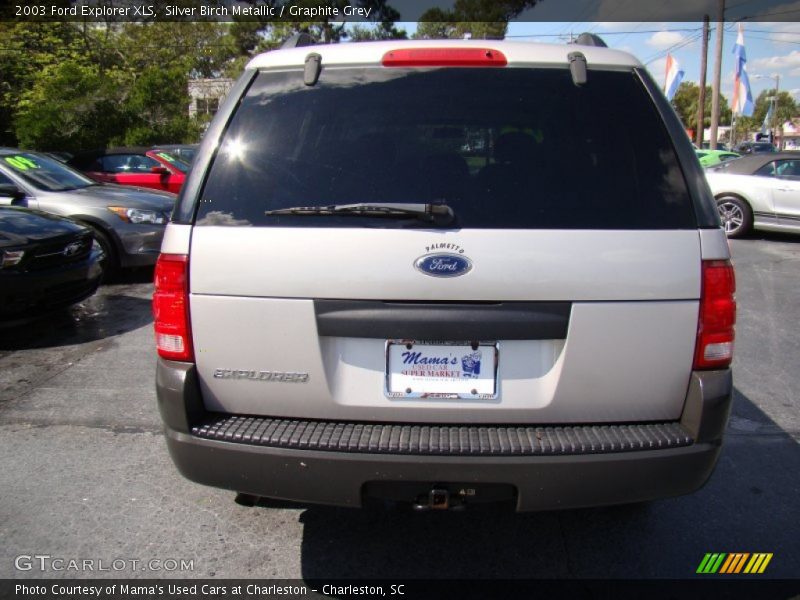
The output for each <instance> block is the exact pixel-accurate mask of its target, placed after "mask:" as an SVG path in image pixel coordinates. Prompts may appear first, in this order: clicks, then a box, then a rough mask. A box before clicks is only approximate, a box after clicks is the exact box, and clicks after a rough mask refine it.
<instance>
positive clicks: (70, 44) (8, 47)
mask: <svg viewBox="0 0 800 600" xmlns="http://www.w3.org/2000/svg"><path fill="white" fill-rule="evenodd" d="M78 34H79V32H78V30H77V29H76V28H75V27H74V26H73V25H72V24H70V23H26V22H11V21H0V39H2V44H0V74H2V75H0V145H3V146H15V145H17V143H18V139H17V135H16V132H15V127H14V116H15V114H16V112H17V109H18V105H19V103H20V100H21V98H22V95H23V93H24V92H25V90H30V89H31V87H32V86H33V84H34V80H35V79H36V78H37V77H40V76H41V73H42V71H43V70H44V69H47V68H48V67H51V66H54V65H57V64H59V63H62V62H64V61H67V60H72V61H76V62H77V63H78V64H89V61H88V60H85V59H82V54H81V46H80V40H79V38H78Z"/></svg>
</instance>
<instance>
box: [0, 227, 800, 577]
mask: <svg viewBox="0 0 800 600" xmlns="http://www.w3.org/2000/svg"><path fill="white" fill-rule="evenodd" d="M732 247H733V253H734V258H735V261H736V267H737V278H738V300H739V324H738V331H737V347H736V359H735V363H734V368H735V384H736V398H735V403H734V409H733V415H732V418H731V422H730V427H729V431H728V435H727V441H726V444H725V446H724V449H723V452H722V456H721V459H720V461H719V465H718V467H717V470H716V472H715V473H714V475H713V476H712V478H711V480H710V482H709V483H708V484H707V485H706V486H705V487H704V488H703V489H702V490H701V491H699V492H697V493H695V494H693V495H690V496H685V497H680V498H673V499H667V500H661V501H657V502H653V503H650V504H647V505H635V506H623V507H614V508H602V509H587V510H572V511H561V512H550V513H539V514H522V515H516V514H514V513H513V512H511V511H510V510H508V509H507V507H491V508H481V509H477V510H472V511H467V512H464V513H412V512H406V511H380V510H378V511H359V510H350V509H336V508H325V507H305V506H297V505H290V504H281V503H267V502H262V504H261V505H259V506H257V507H254V508H246V507H243V506H239V505H237V504H235V503H234V501H233V500H234V495H233V494H232V493H230V492H226V491H220V490H215V489H210V488H206V487H201V486H198V485H195V484H193V483H190V482H188V481H186V480H184V479H183V478H182V477H181V476H179V475H178V474H177V472H176V470H175V469H174V467H173V465H172V463H171V462H170V459H169V457H168V455H167V452H166V449H165V445H164V440H163V439H162V435H161V429H160V420H159V416H158V412H157V409H156V401H155V392H154V384H153V378H154V370H155V369H154V350H153V339H152V333H151V325H150V313H149V310H150V309H149V297H150V293H151V285H150V284H149V277H150V276H151V274H150V273H144V274H132V275H128V276H126V278H125V279H124V280H122V281H118V282H116V283H112V284H108V285H106V286H104V287H103V288H102V289H101V291H100V293H99V294H98V295H97V296H95V297H94V298H92V299H90V300H88V301H86V302H84V303H83V304H82V305H80V306H78V307H76V308H73V309H71V311H70V312H68V313H67V314H65V315H62V316H60V317H58V318H53V319H48V320H47V321H42V322H39V323H36V324H33V325H29V326H25V327H20V328H15V329H5V330H0V540H2V543H0V578H7V577H12V578H19V577H42V576H45V577H76V576H82V577H83V576H85V577H98V576H99V577H105V576H125V577H152V576H157V577H162V576H176V577H177V576H183V577H185V576H190V577H217V578H223V577H224V578H232V577H263V578H273V577H274V578H284V577H285V578H301V577H302V578H331V577H357V578H368V577H370V578H371V577H386V578H407V577H409V578H424V577H431V578H475V577H477V578H501V577H502V578H529V577H533V578H538V577H557V578H561V577H565V578H566V577H600V578H603V577H620V578H655V577H658V578H683V577H691V576H693V574H694V571H695V569H696V568H697V565H698V563H699V562H700V560H701V558H702V557H703V555H704V554H705V553H706V552H736V551H742V552H772V553H774V558H773V560H772V562H771V563H770V565H769V568H768V569H767V572H766V574H765V575H764V576H765V577H767V576H769V577H797V576H798V575H799V574H800V525H798V523H800V519H798V507H800V476H798V473H800V445H798V441H800V394H799V393H798V390H800V368H799V367H800V335H798V317H800V293H799V292H800V285H798V281H800V236H796V237H789V236H777V235H770V236H757V237H754V238H751V239H747V240H742V241H735V242H734V243H733V244H732ZM35 554H39V555H41V554H45V555H50V556H51V557H54V558H64V559H67V560H69V559H81V560H82V559H94V560H103V561H105V563H106V565H108V564H109V563H110V562H111V561H113V560H115V559H122V560H125V561H131V560H139V561H142V562H146V561H150V560H151V559H156V560H160V561H162V564H165V566H174V565H173V563H169V562H167V563H164V562H163V561H169V560H170V559H173V560H177V561H180V560H181V559H183V560H188V561H192V563H193V564H192V567H193V569H192V570H191V571H184V572H181V571H164V570H162V571H155V572H154V571H142V570H141V567H136V568H135V569H134V570H131V569H130V568H128V567H126V568H125V569H124V570H122V571H120V572H98V571H87V572H83V573H78V572H75V571H53V570H46V571H44V572H43V571H42V570H40V569H39V568H38V565H36V564H34V565H33V566H32V568H31V569H30V570H18V569H17V568H16V567H15V559H16V557H18V556H20V555H35ZM95 564H97V563H95ZM117 564H120V563H117ZM23 566H25V563H24V562H23ZM156 566H157V565H156Z"/></svg>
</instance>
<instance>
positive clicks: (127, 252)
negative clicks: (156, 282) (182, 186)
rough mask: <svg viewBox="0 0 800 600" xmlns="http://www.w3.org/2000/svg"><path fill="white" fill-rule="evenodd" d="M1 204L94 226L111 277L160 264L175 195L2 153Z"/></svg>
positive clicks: (35, 156) (37, 157) (33, 156)
mask: <svg viewBox="0 0 800 600" xmlns="http://www.w3.org/2000/svg"><path fill="white" fill-rule="evenodd" d="M0 204H17V205H24V206H28V207H30V208H35V209H39V210H43V211H46V212H49V213H55V214H58V215H61V216H65V217H72V218H73V219H75V220H77V221H79V222H81V223H83V224H84V225H87V226H89V227H90V228H91V229H92V230H93V231H94V234H95V238H96V239H97V242H98V243H99V244H100V246H101V247H102V249H103V253H104V259H103V260H104V268H106V270H107V271H109V272H111V271H114V270H115V269H116V268H118V267H136V266H147V265H152V264H154V263H155V262H156V258H157V257H158V250H159V247H160V245H161V239H162V238H163V236H164V228H165V226H166V223H167V221H168V220H169V215H170V213H171V212H172V209H173V207H174V204H175V195H174V194H171V193H168V192H158V191H155V190H149V189H143V188H132V187H123V186H119V185H107V184H99V183H97V182H95V181H93V180H92V179H89V178H88V177H86V176H85V175H82V174H81V173H79V172H78V171H75V170H74V169H71V168H70V167H68V166H67V165H65V164H63V163H61V162H58V161H57V160H55V159H52V158H50V157H48V156H45V155H43V154H39V153H37V152H28V151H26V150H17V149H13V148H0Z"/></svg>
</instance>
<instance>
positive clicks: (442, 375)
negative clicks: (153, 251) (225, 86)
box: [154, 41, 736, 510]
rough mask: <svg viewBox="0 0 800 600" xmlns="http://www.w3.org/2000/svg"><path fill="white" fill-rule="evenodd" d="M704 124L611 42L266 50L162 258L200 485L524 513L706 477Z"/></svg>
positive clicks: (725, 257)
mask: <svg viewBox="0 0 800 600" xmlns="http://www.w3.org/2000/svg"><path fill="white" fill-rule="evenodd" d="M729 258H730V257H729V250H728V245H727V242H726V238H725V234H724V233H723V231H722V230H721V229H720V225H719V218H718V215H717V212H716V208H715V206H714V202H713V198H712V197H711V194H710V192H709V190H708V188H707V186H706V183H705V180H704V178H703V173H702V170H701V168H700V166H699V164H698V162H697V159H696V158H695V155H694V152H693V151H692V148H691V145H690V144H689V141H688V140H687V139H686V134H685V133H684V132H683V130H682V128H681V125H680V123H679V121H678V119H677V117H676V116H675V114H674V113H673V111H672V109H671V108H670V106H669V104H668V103H667V102H666V100H665V99H664V96H663V95H662V94H661V92H660V91H659V90H658V87H657V85H656V84H655V83H654V82H653V81H652V79H651V78H650V77H649V76H648V74H647V73H646V71H645V70H644V69H643V67H642V66H641V64H640V63H639V62H638V61H637V60H636V59H634V58H633V57H631V56H629V55H627V54H625V53H622V52H617V51H612V50H609V49H607V48H604V47H599V46H593V45H569V46H550V45H539V44H530V43H510V42H500V41H419V42H382V43H368V44H340V45H330V46H302V45H299V46H296V47H293V48H289V49H282V50H279V51H275V52H269V53H267V54H263V55H261V56H258V57H256V58H255V59H253V61H252V62H251V63H250V64H249V66H248V67H247V70H246V71H245V73H244V75H243V76H242V77H241V78H240V79H239V81H238V83H237V84H236V85H235V87H234V89H233V90H232V91H231V93H230V96H229V98H228V99H227V101H226V103H225V105H224V107H223V108H222V110H221V111H220V112H219V114H218V115H217V116H216V118H215V120H214V122H213V124H212V125H211V128H210V129H209V131H208V134H207V135H206V137H205V140H204V141H203V143H202V146H201V148H200V150H199V154H198V157H197V159H196V161H195V167H194V169H193V171H192V172H191V174H190V176H189V179H188V181H187V184H186V186H185V187H184V189H183V193H182V195H181V197H180V199H179V205H178V206H177V208H176V211H175V214H174V216H173V222H172V223H170V224H169V226H168V228H167V232H166V236H165V240H164V244H163V247H162V255H161V258H160V260H159V263H158V266H157V268H156V287H155V296H154V308H155V330H156V338H157V344H158V352H159V355H160V358H159V361H158V374H157V380H158V381H157V386H158V399H159V405H160V410H161V414H162V416H163V420H164V423H165V426H166V437H167V443H168V447H169V451H170V453H171V455H172V458H173V460H174V462H175V464H176V465H177V467H178V469H179V470H180V471H181V473H183V474H184V475H185V476H186V477H188V478H189V479H191V480H193V481H197V482H200V483H203V484H207V485H212V486H219V487H223V488H228V489H231V490H235V491H238V492H243V493H246V494H250V495H255V496H263V497H274V498H283V499H293V500H299V501H305V502H316V503H325V504H335V505H346V506H360V505H362V503H363V502H364V500H365V499H366V498H369V497H381V498H390V499H394V500H407V501H409V502H412V503H415V504H416V505H417V507H419V508H446V507H454V506H462V505H464V504H470V503H475V502H481V501H489V500H501V499H515V501H516V506H517V509H518V510H539V509H552V508H562V507H577V506H588V505H602V504H612V503H624V502H634V501H643V500H649V499H653V498H658V497H663V496H669V495H675V494H683V493H687V492H691V491H693V490H696V489H698V488H699V487H700V486H702V485H703V483H704V482H705V481H706V479H707V478H708V477H709V475H710V473H711V471H712V470H713V468H714V465H715V463H716V460H717V456H718V454H719V451H720V444H721V438H722V434H723V430H724V427H725V424H726V420H727V417H728V412H729V404H730V399H731V388H732V384H731V372H730V368H729V365H730V362H731V353H732V346H733V337H734V331H733V327H734V319H735V310H736V305H735V301H734V297H733V293H734V275H733V270H732V267H731V264H730V261H729Z"/></svg>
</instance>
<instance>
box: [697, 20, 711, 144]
mask: <svg viewBox="0 0 800 600" xmlns="http://www.w3.org/2000/svg"><path fill="white" fill-rule="evenodd" d="M708 21H709V18H708V15H703V49H702V50H701V51H700V52H701V53H700V97H699V98H698V100H697V133H696V134H695V140H696V142H697V147H698V148H702V147H703V130H704V129H705V124H706V69H707V68H708V36H709V33H710V31H709V29H710V28H709V23H708Z"/></svg>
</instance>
